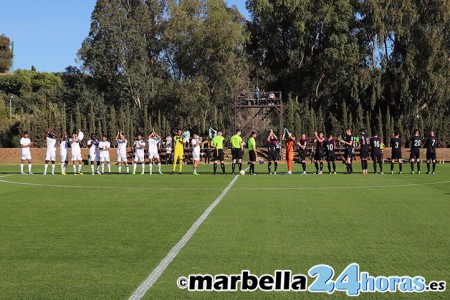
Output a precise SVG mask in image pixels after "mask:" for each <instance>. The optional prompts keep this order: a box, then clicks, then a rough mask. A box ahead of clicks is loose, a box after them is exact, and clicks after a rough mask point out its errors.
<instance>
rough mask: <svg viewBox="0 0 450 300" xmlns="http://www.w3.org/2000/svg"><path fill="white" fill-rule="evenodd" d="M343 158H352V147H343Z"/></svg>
mask: <svg viewBox="0 0 450 300" xmlns="http://www.w3.org/2000/svg"><path fill="white" fill-rule="evenodd" d="M344 158H345V159H349V158H350V159H352V158H353V149H352V148H348V149H345V152H344Z"/></svg>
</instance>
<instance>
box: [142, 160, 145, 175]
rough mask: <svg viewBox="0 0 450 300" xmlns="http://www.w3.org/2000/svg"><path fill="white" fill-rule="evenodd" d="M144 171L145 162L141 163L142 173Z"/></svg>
mask: <svg viewBox="0 0 450 300" xmlns="http://www.w3.org/2000/svg"><path fill="white" fill-rule="evenodd" d="M144 172H145V162H143V163H142V173H144Z"/></svg>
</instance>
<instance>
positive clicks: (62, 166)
mask: <svg viewBox="0 0 450 300" xmlns="http://www.w3.org/2000/svg"><path fill="white" fill-rule="evenodd" d="M61 173H64V163H61Z"/></svg>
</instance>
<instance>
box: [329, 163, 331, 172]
mask: <svg viewBox="0 0 450 300" xmlns="http://www.w3.org/2000/svg"><path fill="white" fill-rule="evenodd" d="M328 173H331V164H330V162H328Z"/></svg>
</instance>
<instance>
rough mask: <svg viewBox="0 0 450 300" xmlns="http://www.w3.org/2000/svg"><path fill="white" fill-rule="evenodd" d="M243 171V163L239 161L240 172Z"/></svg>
mask: <svg viewBox="0 0 450 300" xmlns="http://www.w3.org/2000/svg"><path fill="white" fill-rule="evenodd" d="M240 171H242V163H239V172H240Z"/></svg>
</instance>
